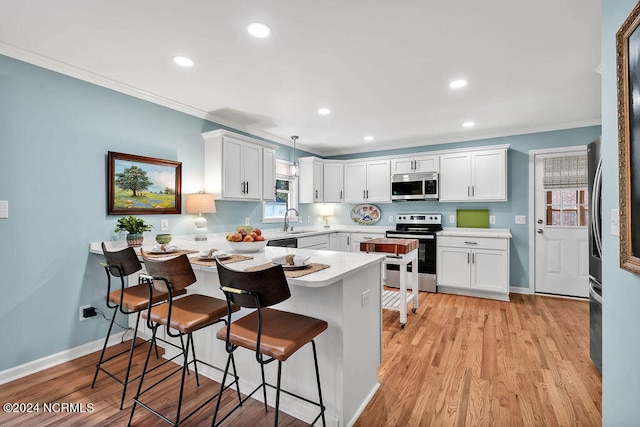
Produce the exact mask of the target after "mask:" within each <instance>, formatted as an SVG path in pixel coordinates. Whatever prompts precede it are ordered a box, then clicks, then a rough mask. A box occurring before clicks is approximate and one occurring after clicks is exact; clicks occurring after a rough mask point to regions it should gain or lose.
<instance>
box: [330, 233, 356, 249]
mask: <svg viewBox="0 0 640 427" xmlns="http://www.w3.org/2000/svg"><path fill="white" fill-rule="evenodd" d="M329 249H331V250H332V251H342V252H350V251H351V233H331V234H330V235H329Z"/></svg>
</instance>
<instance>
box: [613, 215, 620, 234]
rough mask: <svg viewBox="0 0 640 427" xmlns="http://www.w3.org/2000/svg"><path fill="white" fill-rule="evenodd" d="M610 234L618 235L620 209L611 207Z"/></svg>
mask: <svg viewBox="0 0 640 427" xmlns="http://www.w3.org/2000/svg"><path fill="white" fill-rule="evenodd" d="M611 235H612V236H617V237H620V210H618V209H611Z"/></svg>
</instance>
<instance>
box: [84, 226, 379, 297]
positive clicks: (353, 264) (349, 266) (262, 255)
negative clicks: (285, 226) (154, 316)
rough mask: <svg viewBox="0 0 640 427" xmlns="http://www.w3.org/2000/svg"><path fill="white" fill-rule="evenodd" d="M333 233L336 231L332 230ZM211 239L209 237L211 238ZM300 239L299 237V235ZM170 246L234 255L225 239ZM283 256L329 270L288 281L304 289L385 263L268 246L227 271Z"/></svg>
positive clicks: (149, 242) (96, 245) (97, 247)
mask: <svg viewBox="0 0 640 427" xmlns="http://www.w3.org/2000/svg"><path fill="white" fill-rule="evenodd" d="M334 231H335V230H334ZM210 236H211V235H210ZM298 236H299V235H298ZM144 242H145V244H144V245H143V246H142V248H143V249H144V250H151V248H153V246H154V245H155V244H156V242H155V240H153V238H152V237H145V240H144ZM126 245H127V244H126V242H125V241H112V242H107V246H108V248H113V249H118V248H124V247H126ZM171 245H175V246H177V247H178V248H180V249H192V250H197V251H203V250H209V249H212V248H216V249H218V250H221V251H224V252H227V253H235V252H233V251H232V250H231V247H230V246H229V245H228V244H227V241H226V240H225V239H224V236H216V237H214V238H212V237H209V240H208V241H206V242H195V241H193V240H187V239H184V238H174V239H173V240H172V241H171ZM89 252H90V253H93V254H99V255H101V254H102V247H101V242H92V243H91V245H90V248H89ZM286 254H297V255H305V256H309V257H311V259H310V262H315V263H321V264H328V265H330V266H331V267H329V268H326V269H324V270H320V271H317V272H315V273H311V274H308V275H305V276H301V277H298V278H288V279H287V281H288V282H289V284H290V285H297V286H305V287H314V288H315V287H323V286H329V285H331V284H333V283H335V282H337V281H339V280H341V279H342V278H344V277H347V276H350V275H352V274H354V273H356V272H358V271H360V270H362V269H365V268H367V267H369V266H371V265H373V264H377V263H382V262H384V260H385V256H384V255H382V254H368V253H358V252H338V251H325V250H312V249H297V248H281V247H275V246H267V247H265V248H264V249H262V250H261V251H260V252H255V253H246V254H243V255H248V256H252V257H253V259H251V260H248V261H241V262H237V263H231V264H227V266H228V267H229V268H232V269H236V270H244V269H245V268H247V267H252V266H256V265H261V264H265V263H268V262H270V261H271V260H272V259H273V258H275V257H277V256H282V255H286ZM188 256H189V257H192V256H197V253H194V254H190V255H188ZM193 269H194V270H201V271H205V272H216V268H215V266H212V267H209V266H201V265H196V264H193Z"/></svg>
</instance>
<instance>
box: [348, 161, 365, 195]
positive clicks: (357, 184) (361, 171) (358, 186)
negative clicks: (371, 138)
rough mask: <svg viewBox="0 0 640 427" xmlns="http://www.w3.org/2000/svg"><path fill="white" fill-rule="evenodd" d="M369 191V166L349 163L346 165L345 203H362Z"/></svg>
mask: <svg viewBox="0 0 640 427" xmlns="http://www.w3.org/2000/svg"><path fill="white" fill-rule="evenodd" d="M366 189H367V164H366V163H364V162H362V163H347V164H345V165H344V201H345V202H346V203H362V202H364V201H365V195H366V193H365V190H366Z"/></svg>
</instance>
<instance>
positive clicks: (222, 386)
mask: <svg viewBox="0 0 640 427" xmlns="http://www.w3.org/2000/svg"><path fill="white" fill-rule="evenodd" d="M232 359H233V353H229V357H227V364H226V365H225V367H224V374H222V381H221V382H220V391H219V392H218V401H217V402H216V409H215V410H214V411H213V420H212V421H211V427H215V426H216V419H217V418H218V411H219V410H220V401H221V400H222V392H223V391H224V383H225V382H226V381H227V374H228V373H229V364H230V363H231V360H232ZM233 369H234V370H235V362H234V368H233ZM236 375H237V373H236ZM240 404H242V401H240Z"/></svg>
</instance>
